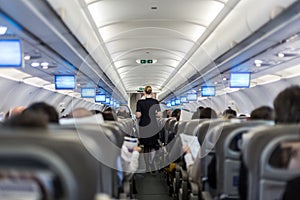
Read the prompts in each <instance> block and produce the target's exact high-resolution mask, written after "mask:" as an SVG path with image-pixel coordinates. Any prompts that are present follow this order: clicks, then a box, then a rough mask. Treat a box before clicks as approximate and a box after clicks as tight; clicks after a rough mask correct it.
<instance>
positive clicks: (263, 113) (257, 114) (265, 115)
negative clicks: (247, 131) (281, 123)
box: [250, 106, 274, 120]
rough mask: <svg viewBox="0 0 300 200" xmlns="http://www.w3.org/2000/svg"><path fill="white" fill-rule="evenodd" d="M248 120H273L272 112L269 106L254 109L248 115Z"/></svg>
mask: <svg viewBox="0 0 300 200" xmlns="http://www.w3.org/2000/svg"><path fill="white" fill-rule="evenodd" d="M250 119H264V120H273V119H274V112H273V109H272V108H271V107H269V106H261V107H258V108H256V109H254V110H253V111H252V112H251V114H250Z"/></svg>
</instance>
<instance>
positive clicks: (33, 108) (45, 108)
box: [23, 102, 59, 124]
mask: <svg viewBox="0 0 300 200" xmlns="http://www.w3.org/2000/svg"><path fill="white" fill-rule="evenodd" d="M23 112H25V113H26V112H32V113H36V114H38V113H39V114H41V115H44V116H45V117H46V118H47V119H48V122H49V123H55V124H58V123H59V116H58V112H57V111H56V109H55V108H54V107H53V106H51V105H49V104H47V103H44V102H38V103H33V104H31V105H30V106H29V107H28V108H26V109H25V110H24V111H23Z"/></svg>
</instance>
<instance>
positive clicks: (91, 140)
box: [49, 124, 121, 197]
mask: <svg viewBox="0 0 300 200" xmlns="http://www.w3.org/2000/svg"><path fill="white" fill-rule="evenodd" d="M62 130H65V131H66V130H68V131H70V132H72V133H73V134H74V135H77V136H78V137H79V139H80V141H81V144H82V145H83V146H84V147H85V148H86V151H87V152H88V153H89V154H90V155H92V156H93V157H94V158H95V159H97V160H98V162H99V163H101V165H102V167H101V169H100V171H101V172H100V173H101V174H102V177H101V179H102V180H105V184H102V186H101V191H103V192H105V193H107V194H109V195H111V196H112V197H118V195H119V191H118V190H119V188H118V186H120V183H118V170H117V169H119V168H120V166H118V159H119V157H120V154H121V153H120V147H119V146H118V145H119V144H118V143H119V139H118V138H117V134H116V133H113V132H112V131H111V129H110V128H106V126H102V125H91V124H90V125H84V124H74V125H61V126H51V127H50V130H49V132H50V133H52V134H60V131H62ZM107 152H109V153H107Z"/></svg>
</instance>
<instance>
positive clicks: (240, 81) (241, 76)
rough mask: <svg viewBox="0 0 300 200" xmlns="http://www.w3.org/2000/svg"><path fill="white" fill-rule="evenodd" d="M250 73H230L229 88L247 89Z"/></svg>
mask: <svg viewBox="0 0 300 200" xmlns="http://www.w3.org/2000/svg"><path fill="white" fill-rule="evenodd" d="M250 77H251V76H250V72H232V73H230V85H229V86H230V88H249V87H250Z"/></svg>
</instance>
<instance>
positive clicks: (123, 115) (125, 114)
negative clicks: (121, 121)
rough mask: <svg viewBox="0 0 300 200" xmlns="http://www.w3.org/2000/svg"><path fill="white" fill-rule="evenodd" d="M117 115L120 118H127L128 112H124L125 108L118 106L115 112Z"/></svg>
mask: <svg viewBox="0 0 300 200" xmlns="http://www.w3.org/2000/svg"><path fill="white" fill-rule="evenodd" d="M117 116H118V117H121V118H129V117H130V116H129V114H128V113H127V112H126V110H125V108H123V107H120V109H119V110H118V112H117Z"/></svg>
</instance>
